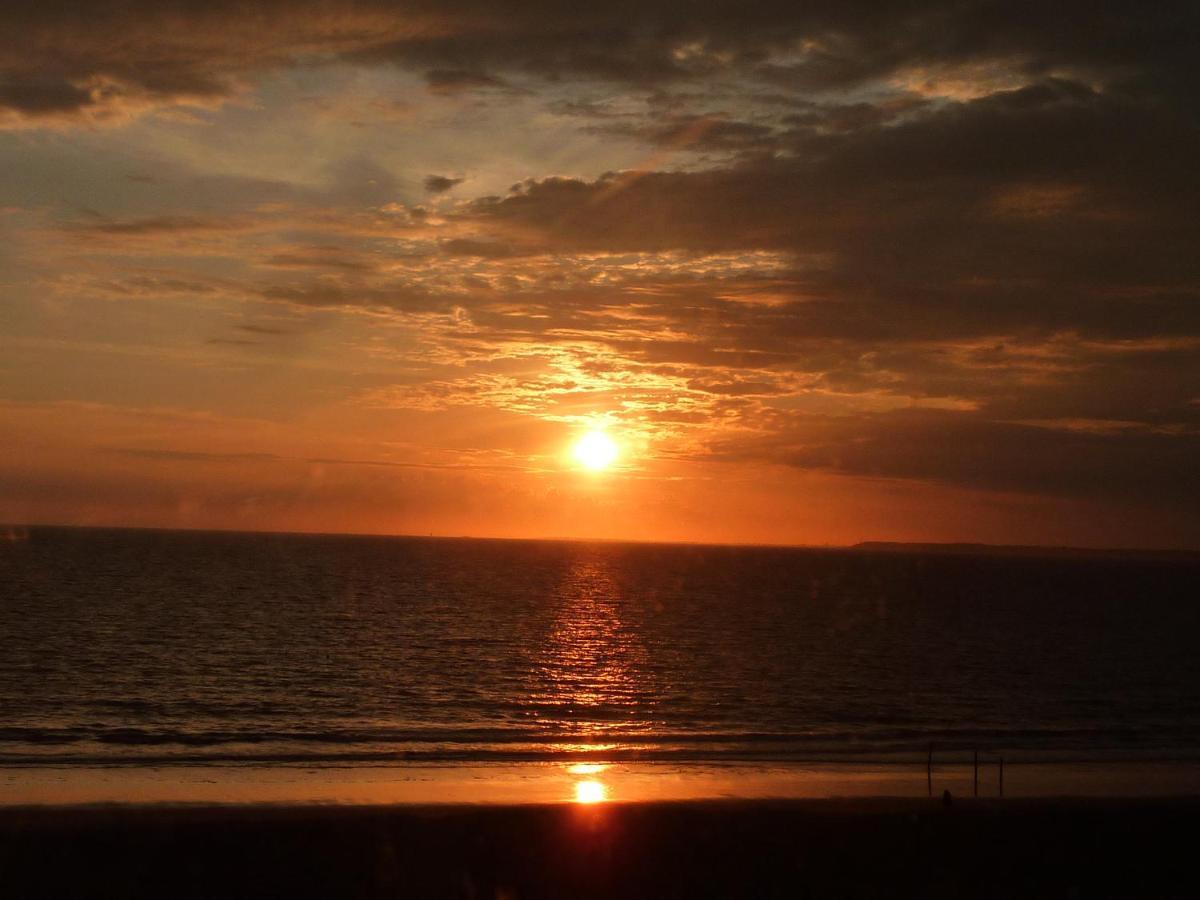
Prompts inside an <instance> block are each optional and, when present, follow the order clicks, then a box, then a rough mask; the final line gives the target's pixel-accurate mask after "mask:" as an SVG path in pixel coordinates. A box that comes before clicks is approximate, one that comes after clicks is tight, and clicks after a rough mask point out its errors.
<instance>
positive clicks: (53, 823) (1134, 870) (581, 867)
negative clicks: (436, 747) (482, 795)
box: [0, 798, 1200, 898]
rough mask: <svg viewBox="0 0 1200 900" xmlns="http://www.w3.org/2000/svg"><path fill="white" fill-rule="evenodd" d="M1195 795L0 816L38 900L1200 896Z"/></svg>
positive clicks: (10, 892) (14, 862)
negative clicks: (1117, 798) (948, 801)
mask: <svg viewBox="0 0 1200 900" xmlns="http://www.w3.org/2000/svg"><path fill="white" fill-rule="evenodd" d="M1198 816H1200V801H1195V800H1160V801H1083V800H1078V801H1068V800H1055V801H1046V800H1042V801H1014V800H1009V801H1003V802H978V801H976V802H972V801H969V800H965V801H964V800H959V798H955V802H954V804H953V805H952V806H951V807H949V808H946V807H943V805H942V803H941V800H940V798H939V799H937V800H929V801H925V802H916V801H901V800H891V801H889V800H878V801H791V802H732V801H731V802H713V803H672V804H667V803H659V804H637V805H598V806H590V807H571V806H530V807H440V808H418V807H389V808H345V807H340V808H330V807H324V808H321V807H307V808H281V807H224V808H174V809H163V808H146V807H143V808H129V807H125V808H92V809H83V810H79V809H76V810H67V809H57V810H53V809H50V810H47V809H41V810H39V809H27V810H16V809H10V810H6V811H3V812H2V813H0V884H2V885H3V893H4V895H5V896H8V897H13V898H18V897H20V898H33V897H121V898H137V897H155V898H159V897H162V898H168V897H169V898H175V897H281V898H301V897H338V898H356V897H371V898H374V897H421V898H425V897H430V898H439V897H447V898H451V897H453V898H550V897H554V898H558V897H561V898H591V897H619V898H629V897H923V898H937V897H1021V898H1030V897H1056V898H1075V897H1078V898H1088V897H1131V898H1132V897H1139V898H1142V897H1155V898H1166V897H1195V896H1200V875H1198V873H1197V868H1196V863H1195V861H1194V859H1195V857H1194V840H1195V834H1196V825H1197V822H1198Z"/></svg>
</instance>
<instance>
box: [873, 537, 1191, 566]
mask: <svg viewBox="0 0 1200 900" xmlns="http://www.w3.org/2000/svg"><path fill="white" fill-rule="evenodd" d="M850 549H851V550H860V551H863V552H867V553H938V554H943V555H947V556H1049V557H1054V558H1056V559H1062V558H1064V557H1068V558H1078V559H1172V560H1195V561H1197V562H1200V551H1196V550H1139V549H1130V548H1113V549H1108V548H1098V547H1040V546H1035V545H1021V544H967V543H951V544H936V543H904V542H902V541H862V542H861V543H858V544H852V545H851V546H850Z"/></svg>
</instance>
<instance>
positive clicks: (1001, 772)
mask: <svg viewBox="0 0 1200 900" xmlns="http://www.w3.org/2000/svg"><path fill="white" fill-rule="evenodd" d="M1000 796H1001V797H1003V796H1004V757H1003V756H1002V757H1000Z"/></svg>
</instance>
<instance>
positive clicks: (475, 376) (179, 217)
mask: <svg viewBox="0 0 1200 900" xmlns="http://www.w3.org/2000/svg"><path fill="white" fill-rule="evenodd" d="M796 7H797V4H793V3H787V4H784V3H780V4H778V5H775V4H762V5H756V7H755V9H754V10H752V11H747V10H745V9H744V8H743V6H742V5H738V4H725V3H721V2H716V3H712V4H705V5H704V8H703V9H697V8H696V6H695V5H694V4H683V3H675V2H654V3H639V4H631V5H626V4H622V3H617V4H613V5H611V6H609V7H605V8H604V9H588V10H573V9H571V8H570V7H569V6H567V5H563V4H541V3H530V4H523V5H521V6H520V8H515V9H512V10H509V11H508V12H506V13H505V14H503V15H500V14H497V13H496V12H495V11H494V7H493V6H492V5H490V4H482V3H475V2H468V0H450V2H443V3H438V4H426V3H419V2H416V3H373V2H335V3H316V2H313V3H309V2H296V3H276V2H270V0H253V2H249V3H240V4H229V5H220V4H212V3H207V4H200V3H195V4H193V3H189V2H184V3H179V4H172V5H170V7H169V8H164V7H162V6H161V5H160V4H151V3H148V2H147V3H141V2H133V3H121V4H117V3H107V2H100V3H97V4H95V5H93V6H89V8H88V9H87V10H80V11H72V10H71V9H69V8H61V7H57V6H56V7H53V8H49V7H47V8H46V9H38V10H20V11H13V10H9V11H0V39H3V42H4V43H3V46H5V47H6V48H7V49H6V50H5V51H4V52H3V54H0V434H2V435H3V436H4V440H5V445H6V446H5V453H4V454H3V456H2V457H0V520H7V521H11V522H59V523H72V524H115V525H122V524H124V525H154V526H172V527H174V526H178V527H203V528H245V529H281V530H308V531H355V532H386V533H393V532H394V533H418V534H425V533H434V534H451V535H458V534H469V535H480V536H521V537H537V536H548V537H602V538H631V539H638V540H694V541H722V542H726V541H728V542H743V541H748V542H767V543H804V544H843V543H852V542H855V541H859V540H919V541H926V540H945V541H955V540H966V541H988V542H995V543H1055V544H1071V545H1108V546H1112V545H1122V546H1156V547H1200V502H1198V501H1200V482H1198V477H1197V475H1196V471H1197V467H1196V465H1195V460H1196V459H1197V458H1200V453H1198V451H1200V262H1197V259H1198V257H1197V255H1196V254H1195V247H1196V246H1198V245H1200V241H1198V240H1197V239H1198V238H1200V234H1198V233H1197V230H1198V228H1200V226H1198V225H1197V219H1196V216H1195V210H1196V208H1198V206H1197V204H1198V201H1200V194H1198V188H1197V181H1196V179H1195V176H1194V160H1195V159H1196V158H1197V155H1198V153H1200V125H1198V114H1197V110H1198V109H1200V106H1198V105H1197V103H1196V97H1195V93H1194V91H1190V89H1189V88H1188V87H1187V84H1188V83H1189V82H1188V79H1187V78H1185V77H1183V76H1184V75H1185V74H1186V73H1188V72H1189V71H1190V67H1192V66H1193V65H1194V62H1193V61H1192V60H1191V57H1190V56H1189V54H1188V53H1187V52H1185V51H1186V48H1184V47H1182V46H1181V45H1180V43H1179V41H1178V39H1177V37H1176V35H1178V34H1179V33H1186V29H1187V27H1188V21H1187V18H1186V17H1187V16H1189V15H1191V16H1193V17H1194V11H1193V12H1189V11H1188V9H1187V8H1186V7H1183V6H1180V7H1175V6H1172V5H1169V4H1168V5H1164V6H1163V7H1162V9H1161V10H1159V11H1157V12H1156V13H1155V14H1154V15H1145V16H1139V17H1138V21H1137V23H1136V24H1137V28H1136V29H1133V27H1132V23H1131V22H1125V21H1123V20H1122V18H1121V17H1120V16H1114V17H1111V18H1110V19H1106V20H1105V21H1104V22H1092V21H1086V22H1084V24H1087V25H1088V26H1089V27H1088V28H1083V27H1082V26H1081V21H1083V20H1082V19H1081V20H1080V21H1075V22H1074V24H1072V21H1073V20H1072V18H1071V16H1070V15H1067V14H1065V13H1063V11H1062V10H1059V14H1057V15H1055V16H1052V17H1048V18H1046V19H1045V20H1042V19H1040V18H1039V15H1040V13H1038V12H1037V11H1036V10H1035V9H1033V8H1032V7H1031V9H1030V10H1026V12H1027V13H1028V15H1025V14H1020V15H1018V14H1016V13H1013V14H1012V15H1011V16H1009V17H1007V18H1005V17H1001V18H996V17H995V16H992V15H991V14H988V13H986V12H985V11H983V10H982V8H980V9H974V8H970V7H966V6H964V5H962V4H950V3H938V2H927V3H925V4H918V5H906V7H905V9H904V10H903V11H897V12H892V13H887V14H881V13H878V12H876V13H874V14H872V15H861V14H858V13H856V12H854V11H853V10H851V9H849V8H847V7H846V5H845V4H833V3H830V4H824V3H817V4H806V5H803V7H804V8H803V9H797V8H796ZM1078 15H1079V16H1081V17H1085V18H1086V16H1087V15H1088V13H1087V11H1086V10H1085V9H1083V8H1082V7H1081V10H1080V12H1079V14H1078ZM263 23H268V24H269V27H264V24H263ZM1089 28H1090V30H1089ZM1097 29H1099V30H1101V31H1103V30H1104V29H1109V30H1111V34H1109V35H1108V38H1107V39H1100V38H1103V37H1104V35H1101V34H1093V33H1094V32H1096V31H1097ZM1082 31H1087V32H1088V33H1089V34H1093V37H1094V38H1095V39H1089V40H1087V41H1083V40H1082V39H1080V38H1079V37H1078V34H1079V33H1081V32H1082ZM596 427H602V428H604V429H606V431H607V433H608V434H610V435H612V437H613V438H614V439H615V440H616V441H617V443H618V445H619V447H620V456H619V458H618V460H617V463H616V464H615V465H614V466H613V467H611V468H609V469H607V470H605V471H603V472H598V473H592V472H587V471H584V470H583V469H582V468H581V467H580V466H579V465H578V464H577V462H576V461H575V460H574V459H573V458H572V456H571V453H570V448H571V446H572V444H573V442H574V441H576V440H577V439H578V438H579V436H580V435H582V434H583V433H585V432H586V431H587V430H588V429H591V428H596Z"/></svg>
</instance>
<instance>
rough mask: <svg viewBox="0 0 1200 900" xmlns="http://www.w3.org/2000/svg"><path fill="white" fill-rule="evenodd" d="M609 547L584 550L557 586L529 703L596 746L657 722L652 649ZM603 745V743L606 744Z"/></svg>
mask: <svg viewBox="0 0 1200 900" xmlns="http://www.w3.org/2000/svg"><path fill="white" fill-rule="evenodd" d="M627 602H628V601H627V599H626V598H625V597H624V596H623V590H622V587H621V585H620V584H619V583H618V582H617V581H616V579H615V578H614V577H613V568H612V563H611V560H609V559H607V557H606V556H605V554H604V553H603V552H596V553H594V554H587V553H581V554H580V556H579V558H577V559H576V560H574V562H573V565H572V566H571V568H570V569H569V571H568V572H567V573H565V577H564V578H563V580H562V582H561V584H560V586H559V594H558V603H557V608H556V609H555V612H554V618H553V620H552V623H551V625H550V627H549V629H548V631H547V632H546V634H545V638H544V639H543V640H542V641H540V642H539V643H538V644H537V645H536V646H537V647H538V652H537V655H536V658H535V660H534V665H533V667H532V668H531V672H530V675H531V679H530V689H529V692H528V695H527V703H528V704H529V707H530V708H531V709H532V710H534V711H536V712H535V714H536V715H537V719H538V722H539V724H540V725H542V726H543V727H546V728H547V729H549V730H552V731H555V732H558V733H559V734H562V735H564V736H566V735H571V736H572V737H578V738H581V740H578V741H576V742H574V746H571V747H570V748H569V749H570V752H572V753H589V752H590V753H594V752H596V751H598V750H602V749H604V746H608V747H611V746H613V739H614V738H615V737H618V736H624V735H628V734H631V733H638V732H641V731H644V730H646V729H648V728H650V727H651V722H652V709H653V699H652V698H653V696H654V691H653V686H652V685H650V684H647V683H646V681H647V679H646V677H645V674H646V668H647V665H646V662H647V661H646V649H645V647H644V646H643V644H642V641H641V639H640V637H639V634H638V631H637V629H636V628H635V627H632V626H631V625H630V624H629V623H627V622H625V621H624V616H623V606H624V604H625V603H627ZM602 745H603V746H602Z"/></svg>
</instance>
